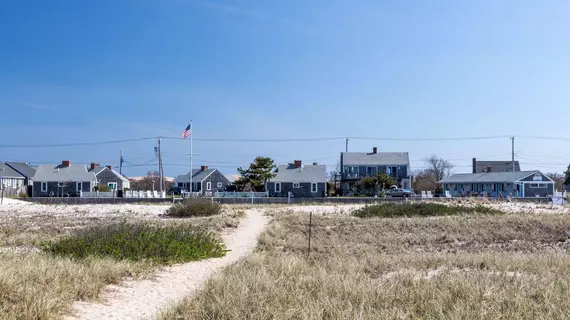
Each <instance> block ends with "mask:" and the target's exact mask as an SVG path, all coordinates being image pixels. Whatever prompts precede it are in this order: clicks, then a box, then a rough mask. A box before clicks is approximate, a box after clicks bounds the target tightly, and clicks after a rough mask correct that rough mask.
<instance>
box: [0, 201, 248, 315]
mask: <svg viewBox="0 0 570 320" xmlns="http://www.w3.org/2000/svg"><path fill="white" fill-rule="evenodd" d="M244 216H245V212H244V211H240V210H226V211H225V212H224V213H223V214H221V215H217V216H212V217H200V218H191V219H164V218H159V217H155V218H140V217H137V215H136V213H133V216H131V217H128V220H127V221H125V220H124V219H125V218H127V217H125V216H122V217H108V216H96V215H94V216H89V215H88V214H86V213H78V214H77V215H66V216H57V215H48V214H39V213H38V214H37V215H21V216H20V215H17V214H13V215H3V216H0V320H15V319H37V320H51V319H61V318H62V317H63V316H65V315H67V314H70V313H72V312H73V310H71V305H72V303H73V302H74V301H77V300H94V299H95V300H96V299H97V298H98V296H99V294H100V292H101V291H102V290H103V288H104V287H105V286H106V285H109V284H119V283H120V282H121V281H122V280H123V279H125V278H140V277H152V273H153V271H155V270H156V269H157V268H158V267H159V265H162V264H163V263H166V262H168V263H172V262H175V261H187V259H188V258H189V257H190V258H191V259H195V258H200V257H201V256H203V255H202V254H203V253H204V251H203V250H201V251H198V252H191V254H190V255H189V256H188V255H187V253H188V251H191V250H192V248H191V247H189V246H188V242H185V241H182V242H183V243H182V244H180V241H178V240H184V239H186V240H188V239H194V240H198V239H204V238H196V237H194V236H196V235H197V234H208V233H209V234H210V236H211V238H207V239H210V240H213V241H210V242H209V243H210V245H212V244H214V243H217V244H216V245H214V247H213V248H216V249H215V250H210V251H208V250H206V252H209V253H213V252H214V253H218V254H219V253H220V251H219V249H220V248H221V246H220V245H221V244H220V243H218V242H216V241H217V240H215V239H217V237H218V236H217V235H218V234H219V233H220V232H222V231H223V230H226V229H227V228H235V227H237V226H238V225H239V222H240V220H241V219H242V218H243V217H244ZM121 223H123V224H124V225H123V227H126V226H127V225H135V226H138V227H137V228H134V229H128V228H122V227H120V226H119V225H120V224H121ZM110 226H113V228H115V230H118V231H121V232H119V233H114V234H115V236H116V237H115V238H113V237H112V236H111V234H113V233H111V232H109V231H111V227H110ZM140 226H142V228H141V227H140ZM117 227H119V228H118V229H117ZM121 228H122V229H121ZM97 230H98V231H97ZM156 230H159V231H158V232H156ZM160 230H165V232H161V231H160ZM94 231H95V232H94ZM140 231H144V232H140ZM147 231H150V232H147ZM178 231H181V232H182V233H176V232H178ZM186 231H188V232H186ZM95 234H99V235H101V236H102V237H91V239H89V237H88V236H87V235H91V236H93V235H95ZM119 234H120V235H125V236H131V238H130V239H127V238H126V237H124V238H123V239H121V238H120V237H118V236H119ZM145 234H146V235H147V236H149V238H148V239H145V237H143V235H145ZM81 235H82V236H83V238H81ZM177 236H180V237H177ZM78 237H79V238H78ZM193 237H194V238H193ZM104 238H106V239H107V240H109V241H107V242H106V245H105V246H102V247H100V248H98V247H97V244H100V243H101V241H102V239H104ZM78 239H83V240H84V242H83V243H79V242H77V241H73V240H78ZM139 240H140V241H141V242H140V244H144V243H146V244H149V246H148V248H145V247H143V246H140V245H135V244H136V243H137V242H136V241H139ZM151 240H158V243H151ZM175 240H176V241H175ZM42 243H49V244H51V245H48V247H49V248H51V249H53V250H54V251H53V252H52V253H57V254H51V253H49V252H41V251H40V248H41V244H42ZM177 243H178V245H176V244H177ZM190 243H192V241H190ZM110 244H112V246H113V247H114V248H115V249H118V250H117V251H112V252H110V253H111V254H107V253H108V252H104V250H105V248H107V249H109V248H110V247H109V245H110ZM170 244H172V245H173V247H170V246H169V245H170ZM133 248H134V249H135V250H134V251H133V252H130V251H129V250H130V249H133ZM151 249H152V250H151ZM46 250H47V251H51V250H49V249H47V247H46ZM101 250H103V251H101ZM153 250H154V251H153ZM174 253H176V254H178V253H180V256H177V255H174ZM209 253H208V256H209V255H210V254H209ZM108 256H113V257H114V258H110V257H108ZM133 260H137V261H133Z"/></svg>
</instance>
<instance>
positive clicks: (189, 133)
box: [182, 124, 192, 139]
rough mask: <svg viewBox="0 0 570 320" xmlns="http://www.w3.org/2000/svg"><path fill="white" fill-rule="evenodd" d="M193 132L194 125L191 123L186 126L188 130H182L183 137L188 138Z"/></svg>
mask: <svg viewBox="0 0 570 320" xmlns="http://www.w3.org/2000/svg"><path fill="white" fill-rule="evenodd" d="M191 134H192V125H191V124H189V125H188V126H187V127H186V130H184V132H182V139H186V138H188V137H189V136H190V135H191Z"/></svg>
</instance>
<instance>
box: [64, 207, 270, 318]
mask: <svg viewBox="0 0 570 320" xmlns="http://www.w3.org/2000/svg"><path fill="white" fill-rule="evenodd" d="M267 222H268V217H266V216H264V211H263V210H259V209H253V210H248V211H247V217H246V218H245V219H243V221H242V222H241V223H240V225H239V227H238V229H237V230H236V231H235V232H232V233H231V234H228V235H224V236H223V239H224V243H225V244H226V246H227V247H228V249H230V250H231V251H230V252H228V254H227V255H226V256H225V257H222V258H217V259H209V260H204V261H198V262H191V263H187V264H183V265H177V266H173V267H169V268H165V269H164V270H163V271H161V272H159V273H158V274H157V277H156V278H155V279H153V280H139V281H127V282H125V283H123V284H122V285H121V286H109V288H108V289H109V290H107V292H105V293H104V294H103V295H102V298H103V300H104V301H106V302H105V303H104V304H100V303H89V302H75V303H74V304H73V307H74V309H75V310H77V314H76V315H77V317H67V318H66V319H94V320H104V319H125V320H127V319H151V318H153V317H154V316H156V314H157V313H158V312H159V311H161V310H162V309H164V308H165V307H167V306H169V305H170V304H171V303H174V302H177V301H180V300H181V299H182V298H184V297H187V296H189V295H191V294H193V293H195V292H196V290H198V289H199V288H200V287H201V286H202V285H203V284H204V283H205V281H206V280H207V279H208V278H209V277H210V276H212V275H213V274H214V273H215V272H216V271H218V270H219V269H220V268H222V267H224V266H227V265H229V264H231V263H233V262H236V261H237V260H239V259H240V258H243V257H245V256H247V255H248V254H250V253H251V252H252V251H253V249H254V248H255V246H256V245H257V238H258V236H259V235H260V234H261V232H262V231H263V229H264V227H265V225H266V224H267Z"/></svg>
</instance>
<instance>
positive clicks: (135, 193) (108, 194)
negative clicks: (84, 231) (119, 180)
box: [81, 190, 166, 199]
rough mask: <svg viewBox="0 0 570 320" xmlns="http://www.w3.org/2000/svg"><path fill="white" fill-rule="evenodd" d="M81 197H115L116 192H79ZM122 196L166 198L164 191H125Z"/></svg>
mask: <svg viewBox="0 0 570 320" xmlns="http://www.w3.org/2000/svg"><path fill="white" fill-rule="evenodd" d="M81 197H82V198H116V197H117V193H116V192H98V191H96V192H81ZM123 197H124V198H131V199H159V198H162V199H163V198H166V192H164V191H163V192H162V194H161V193H160V192H158V191H131V190H129V191H125V192H124V193H123Z"/></svg>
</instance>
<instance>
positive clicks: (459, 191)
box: [439, 170, 555, 198]
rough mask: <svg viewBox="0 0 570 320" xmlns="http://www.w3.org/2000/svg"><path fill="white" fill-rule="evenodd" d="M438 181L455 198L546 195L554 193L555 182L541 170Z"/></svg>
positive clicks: (448, 178) (473, 175)
mask: <svg viewBox="0 0 570 320" xmlns="http://www.w3.org/2000/svg"><path fill="white" fill-rule="evenodd" d="M439 183H441V184H443V188H444V190H445V191H449V194H450V195H451V196H452V197H468V196H486V197H491V198H502V197H505V198H506V197H514V198H545V197H549V196H553V195H554V191H555V190H554V181H553V180H552V179H550V178H549V177H547V176H545V175H544V174H543V173H541V172H540V171H538V170H535V171H517V172H483V173H462V174H454V175H452V176H449V177H447V178H445V179H443V180H441V181H439Z"/></svg>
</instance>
